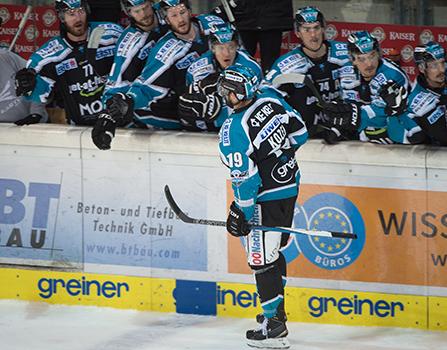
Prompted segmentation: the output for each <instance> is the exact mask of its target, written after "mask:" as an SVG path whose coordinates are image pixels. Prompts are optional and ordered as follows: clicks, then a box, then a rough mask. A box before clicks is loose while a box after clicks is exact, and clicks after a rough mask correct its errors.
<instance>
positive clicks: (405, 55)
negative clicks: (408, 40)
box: [400, 45, 414, 62]
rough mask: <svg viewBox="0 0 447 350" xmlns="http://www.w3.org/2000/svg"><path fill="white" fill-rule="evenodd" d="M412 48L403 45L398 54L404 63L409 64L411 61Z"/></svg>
mask: <svg viewBox="0 0 447 350" xmlns="http://www.w3.org/2000/svg"><path fill="white" fill-rule="evenodd" d="M413 51H414V50H413V47H412V46H411V45H405V46H404V47H403V48H402V50H401V51H400V54H401V56H402V60H403V61H404V62H410V61H411V60H412V59H413Z"/></svg>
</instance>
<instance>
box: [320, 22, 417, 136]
mask: <svg viewBox="0 0 447 350" xmlns="http://www.w3.org/2000/svg"><path fill="white" fill-rule="evenodd" d="M348 50H349V55H350V57H351V62H350V63H347V64H346V65H345V66H344V67H343V68H342V69H341V70H340V84H341V85H340V86H341V90H342V98H343V101H337V102H332V103H330V104H329V105H328V106H327V108H326V107H325V109H324V111H325V113H326V115H327V116H328V117H329V121H328V124H329V125H334V126H337V127H339V128H341V129H344V130H347V131H349V132H358V133H359V137H360V140H362V141H371V142H375V143H384V144H387V143H420V142H421V140H422V139H423V133H422V130H421V128H420V127H419V126H418V125H417V124H416V122H414V121H413V120H412V119H411V118H409V117H408V115H407V114H406V113H405V111H406V107H407V98H408V94H409V90H410V83H409V79H408V77H407V75H406V74H405V72H404V71H403V70H402V69H401V68H400V67H398V66H397V65H396V64H394V63H393V62H391V61H389V60H388V59H386V58H382V57H381V51H380V47H379V42H378V41H377V39H376V38H374V37H373V36H372V35H371V34H370V33H368V32H367V31H361V32H356V33H353V34H351V35H350V36H349V37H348Z"/></svg>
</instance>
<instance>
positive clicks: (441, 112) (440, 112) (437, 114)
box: [427, 106, 445, 125]
mask: <svg viewBox="0 0 447 350" xmlns="http://www.w3.org/2000/svg"><path fill="white" fill-rule="evenodd" d="M443 116H445V106H438V108H436V110H435V111H434V112H433V113H432V114H430V115H429V116H428V117H427V120H428V122H429V123H430V124H431V125H433V124H434V123H436V122H437V121H438V120H439V118H441V117H443Z"/></svg>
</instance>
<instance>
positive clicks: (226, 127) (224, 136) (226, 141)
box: [219, 118, 233, 146]
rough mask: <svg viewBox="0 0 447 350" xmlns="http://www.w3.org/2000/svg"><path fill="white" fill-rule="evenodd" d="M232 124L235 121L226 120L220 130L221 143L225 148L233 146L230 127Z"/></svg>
mask: <svg viewBox="0 0 447 350" xmlns="http://www.w3.org/2000/svg"><path fill="white" fill-rule="evenodd" d="M232 122H233V119H231V118H229V119H227V120H225V122H224V123H223V125H222V127H221V128H220V132H219V138H220V143H221V144H222V145H224V146H230V145H231V140H230V127H231V123H232Z"/></svg>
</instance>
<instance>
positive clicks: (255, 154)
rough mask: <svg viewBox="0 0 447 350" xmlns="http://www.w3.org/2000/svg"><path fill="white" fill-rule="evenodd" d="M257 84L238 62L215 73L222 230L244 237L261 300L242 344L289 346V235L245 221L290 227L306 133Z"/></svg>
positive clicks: (279, 100)
mask: <svg viewBox="0 0 447 350" xmlns="http://www.w3.org/2000/svg"><path fill="white" fill-rule="evenodd" d="M258 83H259V80H258V77H257V76H256V74H255V73H254V72H252V71H251V70H250V69H249V68H248V67H244V66H241V65H233V66H230V67H228V68H227V69H226V70H224V71H223V72H222V73H221V77H220V78H219V80H218V86H217V88H218V91H219V94H220V95H221V96H222V97H223V98H224V99H225V101H226V103H227V104H228V106H230V107H231V108H232V109H233V112H232V114H230V116H229V117H228V119H227V120H226V121H225V122H224V123H223V125H222V127H221V129H220V132H219V147H220V156H221V160H222V162H223V163H224V164H225V165H226V166H227V167H228V168H229V169H230V174H231V182H232V188H233V192H234V202H233V203H232V204H231V206H230V211H229V214H228V218H227V230H228V232H229V233H230V234H231V235H233V236H236V237H244V239H245V247H246V250H247V258H248V264H249V266H250V267H251V269H252V270H253V273H254V277H255V280H256V287H257V291H258V294H259V297H260V300H261V303H262V309H263V316H262V323H261V325H260V327H259V329H254V330H249V331H247V333H246V338H247V343H248V345H251V346H254V347H266V348H288V347H289V342H288V340H287V338H286V337H287V334H288V330H287V327H286V313H285V310H284V284H283V281H285V278H286V261H285V258H284V256H283V255H282V253H281V252H280V248H281V247H282V246H283V245H285V244H286V243H287V240H288V235H285V234H278V233H277V232H269V231H264V232H262V231H256V230H253V231H251V230H250V229H249V228H248V225H249V222H250V223H256V224H260V225H267V226H285V227H291V225H292V220H293V213H294V208H295V202H296V199H297V195H298V187H299V181H300V171H299V167H298V164H297V161H296V159H295V151H296V150H297V149H298V148H299V147H300V146H301V145H302V144H304V143H305V142H306V140H307V136H308V135H307V130H306V126H305V124H304V122H303V120H302V119H301V116H300V115H299V113H298V112H297V111H295V110H294V109H293V108H292V107H291V106H290V105H289V104H288V103H287V102H286V101H284V100H283V99H282V98H280V97H278V96H277V94H276V93H274V92H271V89H267V90H265V91H263V92H259V91H257V86H258Z"/></svg>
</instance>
